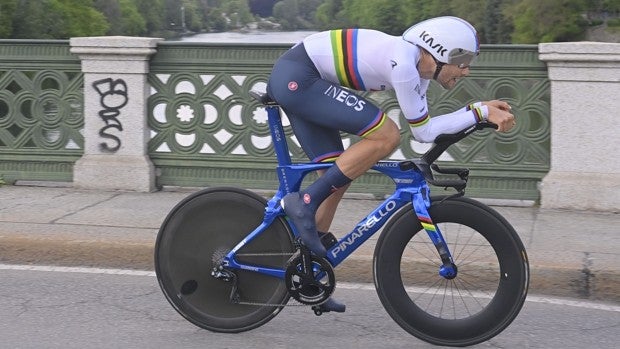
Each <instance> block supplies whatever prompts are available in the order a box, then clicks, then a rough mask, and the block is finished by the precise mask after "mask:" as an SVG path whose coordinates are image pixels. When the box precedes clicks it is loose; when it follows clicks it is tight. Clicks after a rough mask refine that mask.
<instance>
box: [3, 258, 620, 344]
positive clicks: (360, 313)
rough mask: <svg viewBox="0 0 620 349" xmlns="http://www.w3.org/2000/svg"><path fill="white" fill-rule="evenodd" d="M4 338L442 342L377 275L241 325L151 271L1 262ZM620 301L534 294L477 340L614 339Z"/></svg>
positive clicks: (613, 341) (43, 341) (24, 341)
mask: <svg viewBox="0 0 620 349" xmlns="http://www.w3.org/2000/svg"><path fill="white" fill-rule="evenodd" d="M0 279H1V280H2V283H0V338H2V341H1V343H2V344H1V345H0V346H1V347H3V348H63V349H68V348H259V349H260V348H270V349H271V348H296V349H305V348H317V347H321V348H342V347H346V346H352V347H356V348H373V349H375V348H377V349H381V348H435V347H434V346H432V345H430V344H427V343H424V342H422V341H419V340H418V339H416V338H414V337H412V336H410V335H409V334H408V333H406V332H405V331H403V330H402V329H400V327H398V325H396V323H394V322H393V321H392V319H391V318H390V317H389V316H388V315H387V313H386V312H385V311H384V310H383V308H382V307H381V305H380V303H379V300H378V298H377V295H376V293H375V291H374V289H373V287H372V285H369V284H354V283H341V284H339V286H338V289H337V291H336V295H337V296H338V298H339V299H340V300H342V301H344V302H345V303H347V307H348V308H347V312H346V313H344V314H326V315H323V316H321V317H316V316H315V315H314V314H313V313H312V312H311V311H310V310H309V309H308V308H306V307H288V308H286V309H284V310H283V311H282V312H281V313H280V314H279V315H278V316H276V317H275V318H274V319H273V320H272V321H270V322H269V323H267V324H266V325H264V326H262V327H260V328H258V329H255V330H252V331H248V332H244V333H240V334H220V333H212V332H209V331H206V330H202V329H199V328H197V327H196V326H194V325H192V324H191V323H189V322H187V321H186V320H185V319H183V318H182V317H181V316H180V315H178V314H177V313H176V312H175V310H174V309H173V308H172V307H171V306H170V305H169V304H168V303H167V301H166V300H165V299H164V296H163V294H162V293H161V291H160V290H159V286H158V285H157V281H156V279H155V277H154V276H153V273H152V272H150V271H135V270H118V269H116V270H115V269H90V268H65V267H38V266H19V265H17V266H16V265H0ZM619 327H620V306H618V305H617V304H611V303H607V304H605V303H595V302H583V301H580V300H577V299H568V298H545V297H539V296H536V295H530V296H529V297H528V301H527V302H526V304H525V306H524V308H523V310H522V312H521V314H520V315H519V316H518V317H517V319H516V320H515V321H514V322H513V324H512V325H511V326H509V327H508V328H507V329H506V330H505V331H504V332H503V333H502V334H500V335H499V336H497V337H495V338H493V339H492V340H490V341H488V342H485V343H482V344H479V345H476V346H473V348H546V349H549V348H558V349H559V348H562V349H569V348H580V349H581V348H612V347H615V345H616V344H617V335H618V332H619V331H618V330H619Z"/></svg>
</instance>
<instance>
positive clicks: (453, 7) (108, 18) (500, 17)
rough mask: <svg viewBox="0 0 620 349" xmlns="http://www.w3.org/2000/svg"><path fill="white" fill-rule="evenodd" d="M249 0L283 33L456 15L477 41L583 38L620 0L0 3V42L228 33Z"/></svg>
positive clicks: (380, 26)
mask: <svg viewBox="0 0 620 349" xmlns="http://www.w3.org/2000/svg"><path fill="white" fill-rule="evenodd" d="M250 2H252V5H253V7H252V8H254V9H255V10H256V9H259V10H260V11H259V12H256V13H261V14H265V13H267V14H269V13H270V14H272V16H273V17H272V18H270V19H271V20H272V21H275V22H276V23H279V24H280V25H281V28H282V29H283V30H301V29H304V30H326V29H333V28H345V27H362V28H371V29H377V30H382V31H384V32H387V33H390V34H393V35H400V34H401V33H402V32H403V31H404V30H406V29H407V28H408V27H410V26H411V25H413V24H415V23H417V22H419V21H422V20H424V19H428V18H432V17H437V16H443V15H453V16H458V17H461V18H464V19H466V20H468V21H469V22H470V23H472V24H473V25H474V26H475V27H476V29H477V30H478V32H479V37H480V40H481V42H482V43H538V42H545V41H574V40H580V39H581V38H582V37H583V35H584V33H585V31H586V29H587V28H586V27H587V26H588V25H590V26H592V25H595V24H600V23H607V26H608V27H609V28H614V27H617V25H616V24H615V23H617V21H618V20H617V19H616V18H618V16H620V1H619V0H544V1H540V0H468V1H463V0H277V1H276V0H0V38H20V39H22V38H23V39H66V38H69V37H73V36H97V35H128V36H156V37H164V38H167V37H171V36H176V35H179V33H182V32H188V31H189V32H203V31H226V30H232V29H238V28H243V27H244V26H246V25H247V24H248V23H250V22H253V21H255V20H256V19H255V18H254V15H253V14H252V12H251V8H250ZM271 4H273V7H269V6H270V5H271ZM259 5H260V6H259ZM256 11H258V10H256Z"/></svg>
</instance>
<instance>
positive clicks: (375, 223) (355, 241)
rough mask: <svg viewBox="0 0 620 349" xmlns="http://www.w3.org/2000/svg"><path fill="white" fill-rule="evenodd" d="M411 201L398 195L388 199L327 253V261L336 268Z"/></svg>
mask: <svg viewBox="0 0 620 349" xmlns="http://www.w3.org/2000/svg"><path fill="white" fill-rule="evenodd" d="M410 202H411V201H408V200H403V199H401V198H400V197H399V194H398V193H395V194H393V195H392V196H390V197H389V198H387V199H386V200H385V201H383V203H381V205H380V206H379V207H377V208H376V209H375V210H374V211H373V212H372V213H371V214H369V215H368V216H366V218H364V219H362V220H361V221H360V222H359V223H358V224H357V225H356V226H355V228H354V229H353V231H351V232H350V233H349V234H348V235H346V236H344V237H343V238H342V239H340V240H339V241H338V243H337V244H336V245H334V246H333V247H332V248H330V249H329V250H328V251H327V260H329V262H330V263H331V264H332V266H334V267H336V266H337V265H338V264H340V263H342V261H344V260H345V259H346V258H347V257H348V256H349V255H350V254H351V253H353V252H355V250H357V248H358V247H360V246H361V245H362V244H363V243H364V242H365V241H366V240H368V238H370V237H371V236H372V235H374V234H375V233H376V232H377V231H378V230H379V229H381V227H383V225H384V224H385V223H386V222H387V220H388V219H389V218H390V217H391V216H392V214H394V213H395V212H396V211H398V210H399V209H400V208H401V207H403V206H405V205H406V204H407V203H410Z"/></svg>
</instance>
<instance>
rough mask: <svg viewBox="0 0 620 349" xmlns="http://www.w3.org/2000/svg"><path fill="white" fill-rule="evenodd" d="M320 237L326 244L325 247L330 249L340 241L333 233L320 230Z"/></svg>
mask: <svg viewBox="0 0 620 349" xmlns="http://www.w3.org/2000/svg"><path fill="white" fill-rule="evenodd" d="M319 238H320V239H321V243H322V244H323V246H325V249H330V248H331V247H332V246H334V245H335V244H336V243H338V239H336V237H335V236H334V234H332V233H323V232H319Z"/></svg>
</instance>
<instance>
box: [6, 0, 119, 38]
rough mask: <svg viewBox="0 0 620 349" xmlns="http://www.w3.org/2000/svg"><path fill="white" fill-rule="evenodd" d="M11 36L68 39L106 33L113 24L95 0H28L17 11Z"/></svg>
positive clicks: (18, 3) (21, 2) (18, 5)
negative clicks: (96, 4)
mask: <svg viewBox="0 0 620 349" xmlns="http://www.w3.org/2000/svg"><path fill="white" fill-rule="evenodd" d="M13 19H14V20H13V26H12V35H11V37H13V38H17V39H22V38H23V39H68V38H70V37H74V36H96V35H105V33H106V32H107V30H108V27H109V24H108V22H107V20H106V18H105V16H104V15H103V14H102V13H101V12H99V11H97V10H96V9H95V8H94V4H93V1H92V0H40V1H35V0H24V1H19V2H17V6H16V8H15V11H14V12H13Z"/></svg>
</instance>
